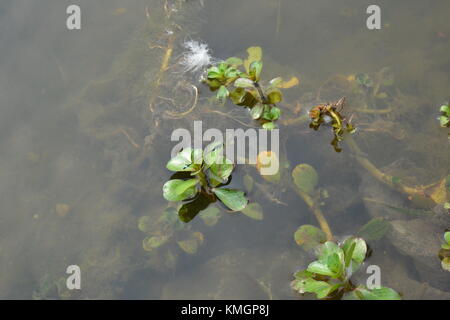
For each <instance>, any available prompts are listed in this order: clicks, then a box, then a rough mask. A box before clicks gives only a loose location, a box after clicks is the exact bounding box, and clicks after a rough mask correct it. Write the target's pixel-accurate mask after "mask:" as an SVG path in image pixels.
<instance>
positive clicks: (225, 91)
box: [205, 47, 298, 130]
mask: <svg viewBox="0 0 450 320" xmlns="http://www.w3.org/2000/svg"><path fill="white" fill-rule="evenodd" d="M247 53H248V58H247V59H245V60H242V59H240V58H237V57H231V58H228V59H226V60H225V61H222V62H219V63H217V64H216V65H213V66H212V67H210V68H209V69H208V70H207V78H206V80H205V83H206V84H207V85H208V86H209V88H210V89H211V90H212V91H217V93H216V98H217V100H218V101H219V102H220V103H222V104H223V103H225V101H226V99H227V98H230V100H231V101H232V102H233V103H234V104H236V105H238V106H244V107H247V108H249V110H250V115H251V117H252V119H254V120H258V121H259V122H260V123H261V125H262V127H263V128H264V129H267V130H272V129H274V128H276V125H275V123H274V122H275V121H276V120H278V119H279V117H280V115H281V109H280V108H278V107H277V106H276V104H277V103H279V102H281V101H282V99H283V95H282V93H281V91H280V88H289V87H291V86H295V85H297V84H298V79H297V78H295V77H294V78H292V79H291V80H290V81H288V82H284V81H283V79H282V78H280V77H277V78H274V79H272V80H270V81H269V82H268V84H267V85H266V86H264V87H263V86H261V84H260V80H261V72H262V68H263V62H262V50H261V48H260V47H250V48H248V49H247ZM242 66H243V67H244V69H243V70H242V69H241V70H240V69H239V68H240V67H242Z"/></svg>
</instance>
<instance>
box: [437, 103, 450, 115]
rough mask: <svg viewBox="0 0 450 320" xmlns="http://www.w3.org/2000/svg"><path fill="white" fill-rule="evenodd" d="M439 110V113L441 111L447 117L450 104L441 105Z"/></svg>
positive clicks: (449, 113) (449, 111) (449, 112)
mask: <svg viewBox="0 0 450 320" xmlns="http://www.w3.org/2000/svg"><path fill="white" fill-rule="evenodd" d="M439 111H440V112H441V113H443V114H444V115H446V116H447V117H450V105H443V106H441V108H440V109H439Z"/></svg>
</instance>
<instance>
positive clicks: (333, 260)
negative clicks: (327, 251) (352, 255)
mask: <svg viewBox="0 0 450 320" xmlns="http://www.w3.org/2000/svg"><path fill="white" fill-rule="evenodd" d="M342 262H343V261H342V259H341V257H340V255H339V254H338V253H333V254H331V255H329V256H328V259H327V266H328V269H330V270H331V271H332V272H333V273H334V274H335V277H340V276H342V273H343V272H344V265H343V263H342Z"/></svg>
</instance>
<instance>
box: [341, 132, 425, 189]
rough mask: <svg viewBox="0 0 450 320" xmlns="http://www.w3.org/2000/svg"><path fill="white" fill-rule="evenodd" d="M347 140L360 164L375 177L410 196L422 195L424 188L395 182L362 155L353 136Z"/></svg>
mask: <svg viewBox="0 0 450 320" xmlns="http://www.w3.org/2000/svg"><path fill="white" fill-rule="evenodd" d="M345 141H346V142H347V144H348V146H349V147H350V149H351V150H352V151H353V152H354V153H355V158H356V160H357V161H358V162H359V164H360V165H361V166H362V167H363V168H365V169H366V170H367V171H369V173H370V174H372V176H373V177H374V178H375V179H377V180H378V181H380V182H382V183H384V184H386V185H388V186H389V187H391V188H392V189H395V190H398V191H400V192H402V193H404V194H407V195H409V196H413V195H420V196H422V195H423V190H422V189H419V188H413V187H408V186H405V185H403V184H401V183H400V182H394V181H395V179H394V177H393V176H391V175H388V174H386V173H384V172H382V171H380V170H379V169H378V168H377V167H375V165H374V164H373V163H372V162H370V161H369V160H368V159H367V158H365V157H363V156H362V154H363V153H362V151H361V149H360V148H359V147H358V145H357V144H356V142H355V140H354V139H353V137H351V136H348V137H347V139H346V140H345Z"/></svg>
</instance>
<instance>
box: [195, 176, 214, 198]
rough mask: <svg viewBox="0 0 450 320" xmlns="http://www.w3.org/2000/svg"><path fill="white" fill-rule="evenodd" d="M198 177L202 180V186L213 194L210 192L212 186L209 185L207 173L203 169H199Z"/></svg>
mask: <svg viewBox="0 0 450 320" xmlns="http://www.w3.org/2000/svg"><path fill="white" fill-rule="evenodd" d="M197 177H198V179H199V181H200V184H201V185H202V188H203V189H204V190H205V191H206V193H208V194H211V192H210V189H211V188H210V186H209V183H208V180H207V179H206V175H205V173H204V172H203V171H199V172H198V173H197Z"/></svg>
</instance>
